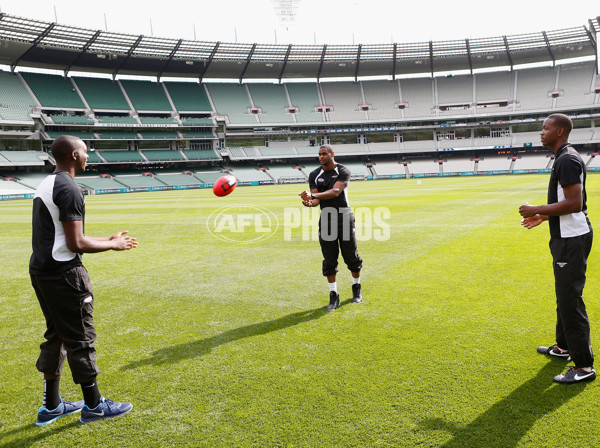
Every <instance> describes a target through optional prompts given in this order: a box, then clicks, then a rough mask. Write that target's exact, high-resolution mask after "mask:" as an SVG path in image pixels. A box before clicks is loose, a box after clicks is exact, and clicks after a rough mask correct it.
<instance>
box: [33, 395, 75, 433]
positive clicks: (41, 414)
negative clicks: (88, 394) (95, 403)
mask: <svg viewBox="0 0 600 448" xmlns="http://www.w3.org/2000/svg"><path fill="white" fill-rule="evenodd" d="M82 407H83V400H81V401H75V402H71V401H66V400H65V399H64V398H63V397H60V404H59V405H58V406H57V407H56V409H52V410H51V411H50V410H48V409H46V407H45V406H42V407H41V408H40V410H39V411H38V416H37V422H35V424H36V425H37V426H44V425H49V424H50V423H52V422H55V421H56V420H58V419H59V418H61V417H64V416H65V415H69V414H75V413H76V412H80V411H81V408H82Z"/></svg>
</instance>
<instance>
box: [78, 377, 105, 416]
mask: <svg viewBox="0 0 600 448" xmlns="http://www.w3.org/2000/svg"><path fill="white" fill-rule="evenodd" d="M81 391H82V392H83V400H84V401H85V404H86V406H87V407H88V408H90V409H94V408H95V407H96V406H98V403H100V398H101V395H100V390H98V383H96V378H94V379H93V380H92V381H88V382H87V383H81Z"/></svg>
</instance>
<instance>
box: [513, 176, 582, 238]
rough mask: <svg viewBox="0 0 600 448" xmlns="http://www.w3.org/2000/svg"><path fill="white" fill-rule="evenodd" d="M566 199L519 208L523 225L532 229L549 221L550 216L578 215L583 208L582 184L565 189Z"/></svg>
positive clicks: (566, 186) (565, 187)
mask: <svg viewBox="0 0 600 448" xmlns="http://www.w3.org/2000/svg"><path fill="white" fill-rule="evenodd" d="M563 193H564V195H565V199H564V200H563V201H559V202H555V203H554V204H545V205H529V204H523V205H522V206H521V207H519V214H520V215H521V216H522V217H523V219H522V220H521V225H522V226H523V227H526V228H528V229H532V228H533V227H536V226H538V225H540V224H541V223H542V222H544V221H546V220H548V217H549V216H562V215H568V214H570V213H577V212H580V211H581V208H582V207H583V186H582V184H571V185H565V186H564V187H563Z"/></svg>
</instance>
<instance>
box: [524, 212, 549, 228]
mask: <svg viewBox="0 0 600 448" xmlns="http://www.w3.org/2000/svg"><path fill="white" fill-rule="evenodd" d="M542 222H544V219H543V218H542V217H541V216H540V215H534V216H529V217H527V218H523V219H522V220H521V225H522V226H523V227H525V228H526V229H533V228H534V227H537V226H539V225H540V224H541V223H542Z"/></svg>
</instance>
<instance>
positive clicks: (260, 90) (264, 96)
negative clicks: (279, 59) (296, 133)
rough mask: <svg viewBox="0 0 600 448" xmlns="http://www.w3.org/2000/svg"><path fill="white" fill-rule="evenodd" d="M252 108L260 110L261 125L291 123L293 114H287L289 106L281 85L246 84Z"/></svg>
mask: <svg viewBox="0 0 600 448" xmlns="http://www.w3.org/2000/svg"><path fill="white" fill-rule="evenodd" d="M248 89H249V90H250V95H251V96H252V100H253V102H254V106H255V107H258V108H260V110H261V114H259V117H258V118H259V120H260V122H261V123H293V122H294V118H293V114H290V113H288V112H287V108H288V107H289V106H290V104H289V103H288V99H287V96H286V93H285V89H284V87H283V86H282V85H281V84H248Z"/></svg>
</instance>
